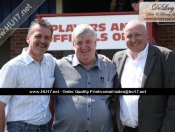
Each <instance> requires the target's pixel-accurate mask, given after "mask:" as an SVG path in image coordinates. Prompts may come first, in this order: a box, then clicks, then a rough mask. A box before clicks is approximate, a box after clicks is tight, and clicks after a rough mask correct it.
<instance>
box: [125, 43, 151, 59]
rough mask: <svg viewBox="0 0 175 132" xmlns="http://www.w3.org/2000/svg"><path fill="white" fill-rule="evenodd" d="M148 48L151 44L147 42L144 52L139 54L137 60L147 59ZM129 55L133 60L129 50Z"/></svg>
mask: <svg viewBox="0 0 175 132" xmlns="http://www.w3.org/2000/svg"><path fill="white" fill-rule="evenodd" d="M148 46H149V43H148V42H147V45H146V48H145V49H144V50H142V51H141V52H140V53H138V57H137V59H136V60H141V59H142V58H146V57H147V54H148ZM127 55H128V56H129V57H130V58H132V56H131V54H130V53H129V50H128V49H127Z"/></svg>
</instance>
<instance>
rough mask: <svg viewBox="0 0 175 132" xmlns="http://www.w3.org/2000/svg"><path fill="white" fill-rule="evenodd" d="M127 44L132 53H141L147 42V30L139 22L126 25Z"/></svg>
mask: <svg viewBox="0 0 175 132" xmlns="http://www.w3.org/2000/svg"><path fill="white" fill-rule="evenodd" d="M124 37H125V41H126V45H127V47H128V48H129V50H130V52H132V53H136V54H138V53H140V52H141V51H142V50H144V48H145V47H146V44H147V31H146V29H145V28H144V27H143V25H141V24H140V23H138V22H135V23H134V22H132V23H129V24H128V25H126V27H125V30H124Z"/></svg>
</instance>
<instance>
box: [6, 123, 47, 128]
mask: <svg viewBox="0 0 175 132" xmlns="http://www.w3.org/2000/svg"><path fill="white" fill-rule="evenodd" d="M7 125H19V126H21V127H25V128H29V129H41V128H47V127H49V125H50V123H47V124H43V125H33V124H29V123H26V122H22V121H13V122H7Z"/></svg>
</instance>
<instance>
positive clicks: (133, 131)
mask: <svg viewBox="0 0 175 132" xmlns="http://www.w3.org/2000/svg"><path fill="white" fill-rule="evenodd" d="M123 132H139V129H138V127H136V128H131V127H127V126H125V128H124V131H123Z"/></svg>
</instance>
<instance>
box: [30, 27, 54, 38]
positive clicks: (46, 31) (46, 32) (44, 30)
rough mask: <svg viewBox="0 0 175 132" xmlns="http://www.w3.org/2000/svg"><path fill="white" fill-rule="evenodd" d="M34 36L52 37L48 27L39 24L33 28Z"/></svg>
mask: <svg viewBox="0 0 175 132" xmlns="http://www.w3.org/2000/svg"><path fill="white" fill-rule="evenodd" d="M31 33H32V34H43V35H49V36H50V35H51V30H50V28H48V27H43V26H40V25H39V24H35V25H34V26H32V27H31Z"/></svg>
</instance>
